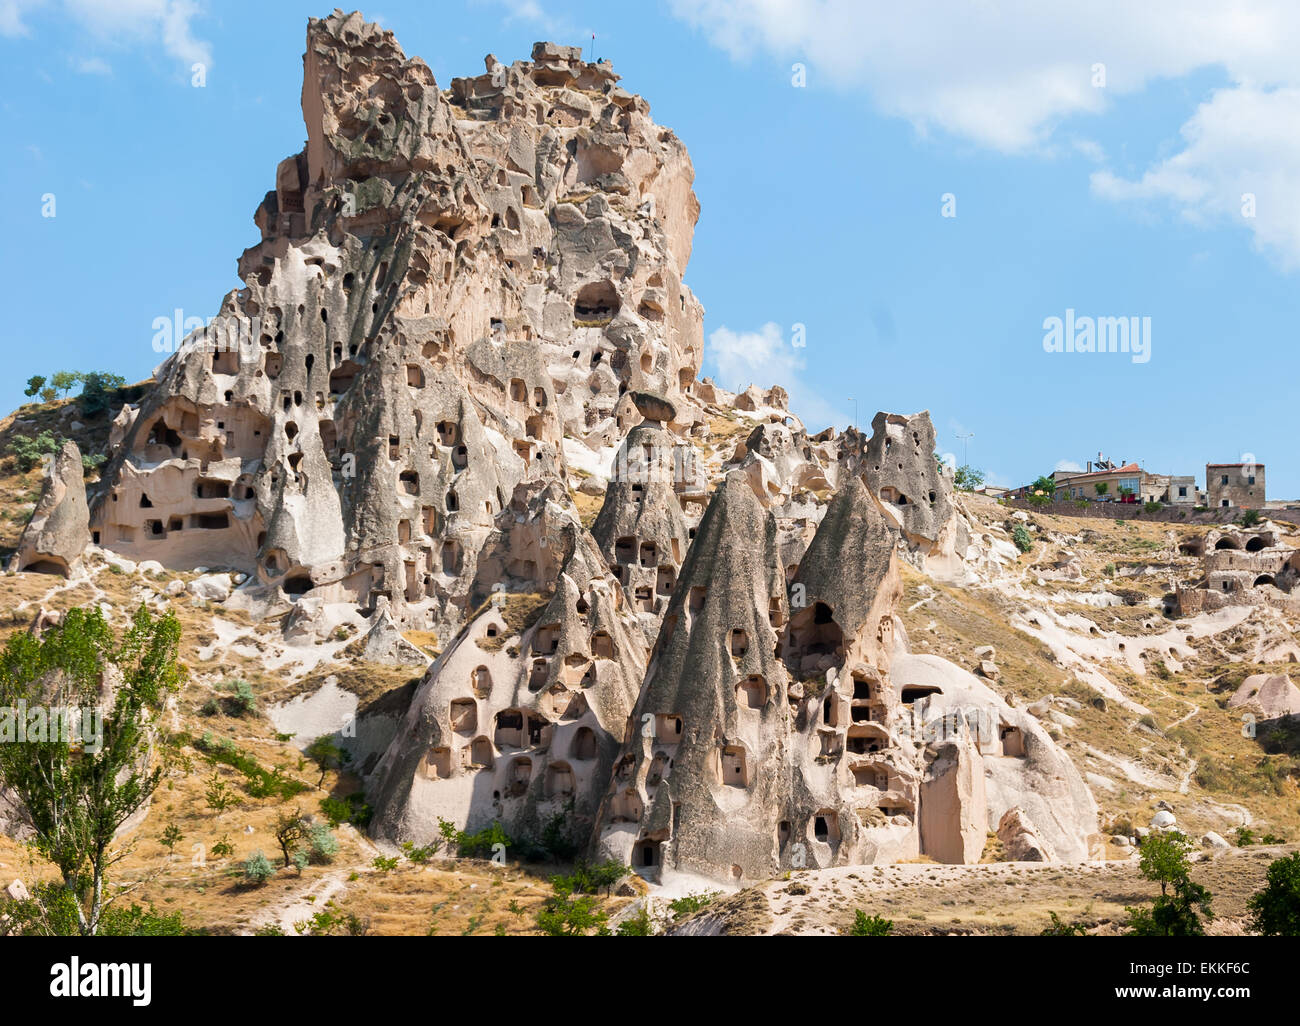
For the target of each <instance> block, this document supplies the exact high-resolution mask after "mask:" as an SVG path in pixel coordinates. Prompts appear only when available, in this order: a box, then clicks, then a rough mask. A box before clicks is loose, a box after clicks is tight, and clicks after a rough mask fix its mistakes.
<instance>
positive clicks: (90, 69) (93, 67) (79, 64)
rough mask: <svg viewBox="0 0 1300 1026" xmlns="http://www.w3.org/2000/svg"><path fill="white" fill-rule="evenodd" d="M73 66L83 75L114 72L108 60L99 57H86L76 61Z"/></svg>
mask: <svg viewBox="0 0 1300 1026" xmlns="http://www.w3.org/2000/svg"><path fill="white" fill-rule="evenodd" d="M73 67H75V68H76V69H77V71H78V72H80V73H81V74H83V75H111V74H113V69H112V68H111V67H110V66H109V63H108V61H105V60H101V59H100V58H98V57H84V58H82V59H81V60H78V61H74V62H73Z"/></svg>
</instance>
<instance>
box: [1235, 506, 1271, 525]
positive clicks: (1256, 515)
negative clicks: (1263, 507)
mask: <svg viewBox="0 0 1300 1026" xmlns="http://www.w3.org/2000/svg"><path fill="white" fill-rule="evenodd" d="M1263 521H1264V518H1263V517H1262V516H1261V515H1260V512H1259V510H1257V509H1248V510H1246V511H1245V512H1244V513H1242V514H1241V516H1239V517H1238V518H1237V523H1239V524H1240V525H1241V526H1242V527H1258V526H1259V525H1260V524H1261V523H1263Z"/></svg>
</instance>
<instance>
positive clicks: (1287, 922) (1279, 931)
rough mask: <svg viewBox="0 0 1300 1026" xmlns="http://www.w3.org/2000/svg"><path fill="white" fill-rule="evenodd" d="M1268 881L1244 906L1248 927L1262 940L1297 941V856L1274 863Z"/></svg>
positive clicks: (1299, 934)
mask: <svg viewBox="0 0 1300 1026" xmlns="http://www.w3.org/2000/svg"><path fill="white" fill-rule="evenodd" d="M1267 880H1268V883H1267V884H1266V885H1265V886H1264V889H1263V890H1261V891H1258V892H1256V893H1255V894H1254V895H1252V896H1251V898H1250V900H1249V901H1247V902H1246V908H1247V909H1249V910H1250V919H1251V925H1252V926H1253V927H1254V928H1255V929H1256V930H1258V931H1259V932H1260V933H1262V934H1263V935H1264V936H1265V937H1300V852H1292V853H1291V854H1290V855H1287V856H1286V857H1285V858H1280V859H1277V860H1276V861H1275V862H1274V863H1273V864H1272V865H1270V866H1269V867H1268V877H1267Z"/></svg>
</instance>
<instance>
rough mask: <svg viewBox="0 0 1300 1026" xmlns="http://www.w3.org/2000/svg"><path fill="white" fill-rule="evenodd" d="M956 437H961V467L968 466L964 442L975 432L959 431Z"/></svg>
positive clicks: (972, 436) (973, 435)
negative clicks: (964, 432) (963, 432)
mask: <svg viewBox="0 0 1300 1026" xmlns="http://www.w3.org/2000/svg"><path fill="white" fill-rule="evenodd" d="M957 437H958V438H960V439H961V465H962V466H963V467H967V466H970V464H969V462H967V459H966V443H967V442H969V441H970V440H971V439H972V438H974V437H975V432H974V431H970V432H968V433H966V434H964V435H963V434H961V433H960V432H959V433H958V435H957Z"/></svg>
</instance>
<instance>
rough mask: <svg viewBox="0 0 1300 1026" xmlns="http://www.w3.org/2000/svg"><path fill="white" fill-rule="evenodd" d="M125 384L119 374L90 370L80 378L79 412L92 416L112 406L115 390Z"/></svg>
mask: <svg viewBox="0 0 1300 1026" xmlns="http://www.w3.org/2000/svg"><path fill="white" fill-rule="evenodd" d="M125 384H126V379H125V378H123V377H122V376H121V375H119V374H105V373H104V372H103V371H91V372H90V373H89V374H85V375H82V378H81V412H82V413H84V414H85V415H86V416H87V417H94V416H96V415H97V414H100V413H103V412H104V411H105V410H108V409H110V408H111V407H112V404H113V398H114V396H115V394H116V393H117V390H118V389H119V388H121V387H122V386H123V385H125Z"/></svg>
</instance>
